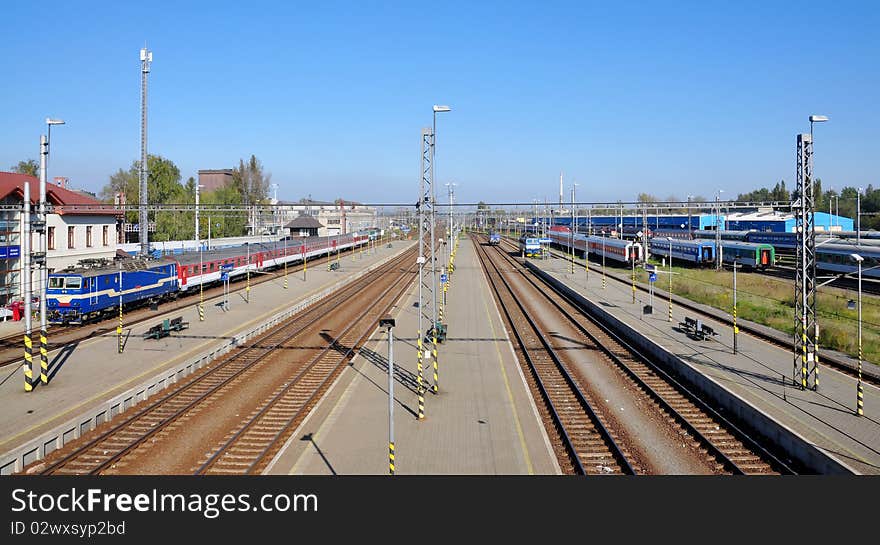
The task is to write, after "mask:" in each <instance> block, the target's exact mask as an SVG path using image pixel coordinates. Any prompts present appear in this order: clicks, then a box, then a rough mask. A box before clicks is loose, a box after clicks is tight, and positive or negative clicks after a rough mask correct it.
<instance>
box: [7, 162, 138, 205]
mask: <svg viewBox="0 0 880 545" xmlns="http://www.w3.org/2000/svg"><path fill="white" fill-rule="evenodd" d="M25 182H30V186H31V187H30V189H31V204H34V205H37V204H39V200H40V180H38V179H37V178H36V177H34V176H29V175H27V174H16V173H14V172H0V200H2V199H5V198H6V197H9V196H14V197H15V198H17V199H19V200H23V199H24V183H25ZM46 201H47V202H48V203H49V204H50V205H52V206H54V207H56V208H55V210H54V212H55V213H57V214H79V215H89V216H91V215H119V214H122V212H121V211H120V210H118V209H116V208H115V207H114V206H113V205H112V204H106V203H102V202H101V201H99V200H97V199H93V198H91V197H89V196H87V195H83V194H82V193H77V192H75V191H71V190H69V189H65V188H63V187H59V186H57V185H55V184H53V183H46Z"/></svg>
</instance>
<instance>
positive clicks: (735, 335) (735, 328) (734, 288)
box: [733, 257, 739, 354]
mask: <svg viewBox="0 0 880 545" xmlns="http://www.w3.org/2000/svg"><path fill="white" fill-rule="evenodd" d="M738 259H739V258H738V257H734V258H733V353H734V354H736V341H737V338H738V337H739V327H738V326H737V324H736V265H737V260H738Z"/></svg>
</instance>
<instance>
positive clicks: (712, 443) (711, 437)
mask: <svg viewBox="0 0 880 545" xmlns="http://www.w3.org/2000/svg"><path fill="white" fill-rule="evenodd" d="M487 252H488V250H485V249H484V250H483V253H484V254H486V253H487ZM498 253H499V254H503V257H504V259H505V260H506V262H507V263H508V264H509V265H512V266H514V267H516V266H517V265H518V264H517V263H516V261H515V259H513V258H512V257H511V256H510V255H509V254H508V253H506V252H505V251H504V250H503V249H500V248H499V249H498ZM521 276H522V277H523V279H524V280H525V281H526V282H528V284H529V285H530V286H531V288H532V289H531V290H530V291H529V292H528V293H527V294H526V293H524V292H523V295H522V296H524V297H531V298H534V299H535V300H540V301H542V303H544V304H547V305H550V306H552V308H554V309H555V310H556V312H558V313H559V315H561V316H564V317H565V319H566V320H567V321H568V322H569V323H570V324H571V325H573V326H574V327H575V328H576V329H577V330H578V331H579V332H580V333H581V335H582V337H581V339H579V341H581V342H583V343H584V344H586V343H589V344H590V347H591V348H593V349H594V350H595V351H597V352H598V353H600V354H601V355H602V360H603V362H604V363H605V364H606V365H611V366H613V367H614V368H615V369H616V370H617V371H618V372H619V373H620V374H621V375H622V376H623V377H625V380H626V381H627V382H628V383H629V386H630V389H631V390H632V391H638V392H641V394H642V395H644V396H645V397H646V398H647V399H649V400H650V403H651V404H652V405H653V408H654V410H655V411H656V412H657V413H658V414H663V415H665V417H666V418H667V419H668V421H669V423H670V424H671V425H672V426H674V427H675V428H677V430H678V432H679V433H680V434H681V435H682V436H683V437H688V438H689V440H690V441H692V447H694V448H696V449H698V450H699V451H700V452H701V453H702V455H703V456H704V457H705V462H706V464H707V465H709V466H711V467H712V470H713V471H714V472H716V473H726V474H759V475H766V474H792V473H794V470H793V469H792V468H790V467H789V466H788V465H787V464H786V463H784V462H783V461H781V460H780V459H779V457H777V456H775V455H774V454H772V453H770V452H769V451H768V450H767V449H765V448H764V447H763V446H762V445H760V444H759V443H758V442H757V441H755V440H754V439H752V438H751V437H750V436H749V435H748V434H747V433H745V432H744V431H742V430H741V429H739V428H738V427H737V426H736V424H735V423H733V422H731V421H730V420H728V419H727V418H726V417H724V416H723V415H722V414H720V413H719V412H718V411H716V410H715V409H714V408H712V407H711V406H709V405H708V404H706V403H705V402H703V401H702V400H701V399H700V397H699V396H698V395H697V394H695V393H694V392H692V391H691V390H690V389H688V387H687V386H686V385H684V384H682V383H681V382H679V381H677V380H676V379H675V378H674V377H672V376H671V375H669V374H668V373H666V372H665V371H664V370H663V369H662V368H661V367H660V366H658V365H656V364H654V363H652V362H651V360H650V359H649V358H647V357H645V356H643V355H641V354H640V353H639V352H638V351H637V350H635V349H634V348H633V347H631V346H630V345H628V344H627V343H626V342H625V341H623V340H622V339H620V338H619V337H618V336H617V335H615V334H614V333H613V332H612V331H610V330H609V329H608V328H607V327H606V326H605V325H604V324H602V323H600V322H598V321H596V320H593V319H592V318H591V317H590V316H588V315H586V314H585V313H584V312H583V309H582V308H580V306H579V305H578V304H577V303H576V302H575V301H572V300H571V299H569V298H568V296H566V295H565V294H563V293H560V292H559V291H557V290H555V289H553V287H552V286H549V285H547V284H545V283H544V282H541V281H540V280H539V279H536V278H535V277H534V276H533V275H530V274H521Z"/></svg>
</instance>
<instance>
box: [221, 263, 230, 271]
mask: <svg viewBox="0 0 880 545" xmlns="http://www.w3.org/2000/svg"><path fill="white" fill-rule="evenodd" d="M220 270H221V271H224V272H229V271H231V270H232V263H223V264H222V265H220Z"/></svg>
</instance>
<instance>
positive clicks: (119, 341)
mask: <svg viewBox="0 0 880 545" xmlns="http://www.w3.org/2000/svg"><path fill="white" fill-rule="evenodd" d="M122 348H123V346H122V270H121V269H120V271H119V324H117V326H116V351H117V353H119V354H122Z"/></svg>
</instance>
